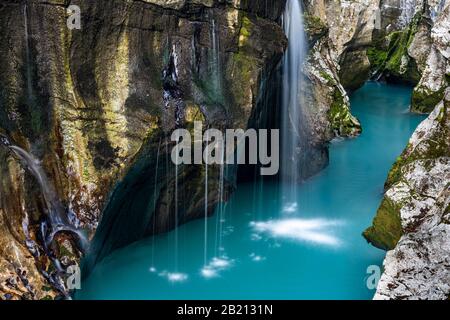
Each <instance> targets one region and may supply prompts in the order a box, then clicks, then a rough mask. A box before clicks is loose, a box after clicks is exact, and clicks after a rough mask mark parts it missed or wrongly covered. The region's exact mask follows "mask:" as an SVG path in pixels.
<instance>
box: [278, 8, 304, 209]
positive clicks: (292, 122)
mask: <svg viewBox="0 0 450 320" xmlns="http://www.w3.org/2000/svg"><path fill="white" fill-rule="evenodd" d="M283 29H284V32H285V34H286V36H287V38H288V41H289V44H288V48H287V51H286V53H285V56H284V61H283V83H282V87H283V92H282V117H281V132H282V146H281V147H282V148H281V155H280V156H281V157H282V159H281V176H282V180H283V187H282V189H281V192H282V198H283V199H282V200H283V201H282V203H283V211H284V212H286V213H293V212H295V211H296V210H297V202H296V196H297V184H298V182H299V180H300V178H301V173H300V172H299V170H300V165H299V162H300V159H299V156H300V152H301V151H302V150H301V145H302V141H301V139H302V137H301V136H302V135H301V132H300V130H299V129H300V126H301V118H302V114H301V112H302V111H301V107H302V100H303V99H302V93H301V87H302V74H301V71H302V64H303V61H304V59H305V57H306V36H305V31H304V26H303V12H302V7H301V5H300V2H299V0H288V1H287V3H286V9H285V12H284V14H283Z"/></svg>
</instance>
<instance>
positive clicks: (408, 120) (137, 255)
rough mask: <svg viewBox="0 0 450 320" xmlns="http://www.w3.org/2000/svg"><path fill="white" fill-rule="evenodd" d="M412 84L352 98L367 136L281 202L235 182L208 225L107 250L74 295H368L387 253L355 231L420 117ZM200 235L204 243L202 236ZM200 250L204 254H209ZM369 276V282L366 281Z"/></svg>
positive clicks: (367, 218)
mask: <svg viewBox="0 0 450 320" xmlns="http://www.w3.org/2000/svg"><path fill="white" fill-rule="evenodd" d="M410 95H411V88H408V87H402V86H395V85H385V84H380V83H375V82H369V83H367V84H366V85H365V86H364V87H363V88H361V89H360V90H358V91H356V92H355V93H354V94H353V95H352V96H351V102H352V112H353V114H355V115H356V116H357V117H358V118H359V120H360V121H361V123H362V126H363V133H362V135H361V136H360V137H358V138H355V139H350V140H336V141H333V142H332V143H331V145H330V165H329V166H328V167H327V168H326V169H325V170H323V171H322V172H321V173H319V174H318V175H316V176H315V177H313V178H311V179H309V180H308V181H306V182H305V183H303V184H302V185H301V186H299V187H298V195H297V202H296V203H292V204H290V205H289V206H285V207H281V206H280V201H279V197H278V196H277V195H278V194H279V189H280V186H279V185H277V184H276V183H274V182H271V183H269V182H265V183H262V182H257V183H252V184H250V183H249V184H240V185H239V186H238V188H237V190H236V192H235V193H234V194H233V196H232V198H231V199H230V201H229V202H228V203H227V204H226V205H224V206H222V207H220V208H218V209H217V210H216V214H215V215H214V216H213V217H211V218H209V219H208V220H207V228H206V230H207V232H206V237H205V221H203V220H198V221H194V222H191V223H188V224H186V225H183V226H181V227H179V228H178V230H177V231H172V232H170V233H168V234H164V235H159V236H156V237H154V238H149V239H144V240H142V241H140V242H137V243H134V244H132V245H130V246H128V247H126V248H123V249H120V250H118V251H115V252H113V253H112V254H111V255H110V256H108V257H107V258H105V259H104V260H103V261H102V262H101V263H100V264H98V265H97V266H96V267H95V269H94V270H93V272H92V274H91V275H90V276H89V278H87V279H86V280H85V281H83V283H82V289H81V290H78V291H77V293H76V295H75V297H76V298H77V299H371V298H372V296H373V294H374V290H373V288H371V287H370V286H367V282H368V277H369V276H370V275H371V273H368V268H370V267H371V266H380V267H381V265H382V262H383V258H384V254H385V253H384V252H383V251H381V250H378V249H376V248H374V247H372V246H371V245H369V244H368V243H367V242H366V241H365V239H364V238H363V237H362V236H361V233H362V231H363V230H364V229H365V228H367V227H368V226H370V224H371V221H372V219H373V217H374V215H375V213H376V210H377V208H378V205H379V204H380V200H381V198H382V193H383V184H384V182H385V180H386V176H387V173H388V172H389V169H390V167H391V166H392V164H393V163H394V161H395V159H396V158H397V157H398V156H399V155H400V153H401V152H402V150H403V149H404V147H405V146H406V144H407V142H408V139H409V137H410V136H411V134H412V132H413V131H414V129H415V128H416V126H417V125H418V124H419V123H420V121H421V120H423V119H424V117H423V116H419V115H413V114H411V113H409V112H408V106H409V101H410ZM205 238H206V239H207V241H206V242H205ZM205 253H206V255H205ZM369 282H370V281H369Z"/></svg>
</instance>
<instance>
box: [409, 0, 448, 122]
mask: <svg viewBox="0 0 450 320" xmlns="http://www.w3.org/2000/svg"><path fill="white" fill-rule="evenodd" d="M440 9H441V11H439V13H435V18H434V25H433V28H432V29H431V42H432V45H431V49H430V53H429V55H428V58H427V60H426V62H425V68H424V70H423V75H422V78H421V79H420V82H419V84H418V85H417V87H416V88H415V89H414V93H413V100H412V110H413V111H415V112H422V113H423V112H430V111H431V110H432V109H433V106H434V105H436V103H437V102H438V101H439V100H441V99H442V97H443V95H444V90H445V88H446V87H447V86H448V85H450V77H449V74H450V42H449V39H450V35H449V32H448V30H449V28H450V1H443V4H442V7H441V8H440Z"/></svg>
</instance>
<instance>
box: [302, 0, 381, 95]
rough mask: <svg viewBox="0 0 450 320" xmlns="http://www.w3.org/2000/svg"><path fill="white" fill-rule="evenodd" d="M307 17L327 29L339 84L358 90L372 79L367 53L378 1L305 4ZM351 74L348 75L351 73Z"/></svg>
mask: <svg viewBox="0 0 450 320" xmlns="http://www.w3.org/2000/svg"><path fill="white" fill-rule="evenodd" d="M305 4H306V7H307V10H308V14H309V15H311V16H313V17H318V18H319V19H320V20H321V21H323V22H324V23H325V24H326V26H327V27H328V30H329V32H328V40H329V47H330V48H332V50H333V51H334V56H335V59H336V62H337V72H338V75H339V77H340V82H341V84H342V85H343V87H344V88H345V89H347V90H355V89H357V88H359V87H360V86H362V84H363V83H364V82H365V81H366V80H367V79H368V78H369V70H370V62H369V59H368V58H367V54H366V49H367V47H368V46H369V45H371V43H372V35H373V31H374V29H375V28H376V24H377V17H378V15H377V13H378V12H379V11H378V5H379V3H378V1H372V0H370V1H369V0H357V1H323V0H314V1H313V0H310V1H308V0H307V1H305ZM350 69H351V70H352V72H347V71H348V70H350Z"/></svg>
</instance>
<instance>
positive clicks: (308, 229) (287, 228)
mask: <svg viewBox="0 0 450 320" xmlns="http://www.w3.org/2000/svg"><path fill="white" fill-rule="evenodd" d="M342 224H343V223H342V222H341V221H336V220H327V219H283V220H269V221H263V222H251V223H250V226H251V227H252V228H253V229H254V231H255V232H259V233H264V234H268V235H269V236H271V237H274V238H285V239H290V240H295V241H299V242H310V243H315V244H320V245H327V246H333V247H336V246H340V245H341V244H342V241H341V240H340V239H339V238H338V237H336V236H335V235H333V232H334V231H335V229H336V227H338V226H340V225H342Z"/></svg>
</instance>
